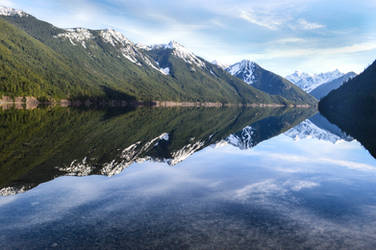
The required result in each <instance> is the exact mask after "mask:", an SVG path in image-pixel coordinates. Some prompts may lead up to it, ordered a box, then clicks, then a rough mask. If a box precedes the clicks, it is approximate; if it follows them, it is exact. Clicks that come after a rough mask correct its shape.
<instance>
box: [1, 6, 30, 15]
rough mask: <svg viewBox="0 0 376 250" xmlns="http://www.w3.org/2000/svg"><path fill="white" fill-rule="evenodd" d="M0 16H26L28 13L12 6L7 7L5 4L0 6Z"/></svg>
mask: <svg viewBox="0 0 376 250" xmlns="http://www.w3.org/2000/svg"><path fill="white" fill-rule="evenodd" d="M0 16H19V17H27V16H29V14H27V13H25V12H23V11H22V10H17V9H13V8H8V7H5V6H0Z"/></svg>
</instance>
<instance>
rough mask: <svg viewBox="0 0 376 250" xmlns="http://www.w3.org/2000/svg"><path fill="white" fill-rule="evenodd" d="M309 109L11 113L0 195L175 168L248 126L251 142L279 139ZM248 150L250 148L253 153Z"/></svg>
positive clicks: (2, 118)
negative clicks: (62, 180) (60, 179)
mask: <svg viewBox="0 0 376 250" xmlns="http://www.w3.org/2000/svg"><path fill="white" fill-rule="evenodd" d="M313 112H315V111H313V110H309V109H267V108H258V109H257V108H223V109H219V108H180V109H179V108H153V109H150V108H139V109H136V110H123V109H115V110H114V109H110V110H77V109H67V108H46V109H35V110H14V109H11V110H6V111H3V112H2V113H1V115H0V127H1V128H2V129H1V130H0V149H1V152H2V153H1V155H0V166H1V168H0V176H1V177H0V193H1V194H3V195H7V194H17V193H19V192H24V191H26V190H28V189H30V188H33V187H35V186H37V185H39V184H40V183H43V182H46V181H49V180H52V179H54V178H56V177H57V176H61V175H72V176H87V175H93V174H99V175H108V176H112V175H115V174H119V173H120V172H122V171H123V170H124V169H125V168H127V167H128V166H130V165H131V164H133V163H134V162H142V161H146V160H154V161H159V162H167V163H168V164H169V165H176V164H177V163H179V162H181V161H183V160H184V159H186V158H187V157H188V156H190V155H192V154H193V153H195V152H197V151H199V150H201V149H203V148H205V147H207V146H208V145H211V144H215V143H218V142H221V141H229V140H230V139H231V138H229V136H230V135H231V134H235V135H236V132H238V131H244V130H242V129H243V128H244V127H251V126H252V129H253V130H257V132H256V133H253V135H252V138H251V140H252V142H248V141H246V139H245V138H244V137H239V138H238V139H237V141H236V142H234V140H233V138H232V139H231V140H232V141H233V143H238V144H242V143H251V144H250V145H248V146H254V145H256V144H257V143H259V142H261V141H263V140H266V139H268V138H270V137H272V136H275V135H278V134H280V133H282V132H284V131H286V130H287V129H289V128H291V127H293V126H294V125H296V124H298V123H299V122H301V121H302V120H304V119H306V118H307V117H309V116H310V115H312V114H313ZM248 146H247V147H248Z"/></svg>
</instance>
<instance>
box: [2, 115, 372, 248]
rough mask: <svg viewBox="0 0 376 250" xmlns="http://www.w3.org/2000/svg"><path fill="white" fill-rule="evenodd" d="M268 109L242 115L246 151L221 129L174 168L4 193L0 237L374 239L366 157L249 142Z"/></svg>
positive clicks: (217, 242)
mask: <svg viewBox="0 0 376 250" xmlns="http://www.w3.org/2000/svg"><path fill="white" fill-rule="evenodd" d="M153 112H155V111H153ZM288 114H289V112H286V113H284V115H282V116H276V117H280V118H279V119H278V120H279V121H281V120H284V119H285V117H286V116H285V115H288ZM290 114H291V113H290ZM265 119H271V118H270V117H269V118H263V119H260V120H259V121H256V122H254V123H251V124H248V125H247V126H249V127H251V128H252V129H251V130H252V131H253V133H251V134H250V137H249V136H248V135H247V136H245V137H244V138H246V139H247V141H246V142H247V143H244V144H242V145H254V144H257V146H256V147H253V148H252V149H251V150H245V149H244V147H243V148H242V147H238V146H236V145H237V144H233V143H232V142H233V141H232V139H233V138H232V137H229V136H228V135H227V133H224V134H223V138H222V139H219V138H221V137H218V140H215V141H214V142H213V144H211V145H209V146H207V147H205V148H204V149H202V150H199V151H197V152H196V153H195V154H193V155H191V156H190V157H188V158H187V159H186V160H184V161H182V162H180V163H179V164H178V165H177V166H176V167H173V168H172V167H170V165H169V164H168V162H155V161H153V160H151V159H150V160H147V161H143V162H139V163H134V164H132V166H131V167H129V168H127V169H125V170H124V171H123V172H121V173H120V174H118V175H115V176H112V177H111V178H108V177H105V176H98V175H93V176H87V177H69V176H66V177H60V178H57V179H55V180H54V181H51V182H48V183H44V184H41V185H39V186H38V187H37V188H35V189H33V190H31V191H29V192H26V193H23V194H19V195H17V196H7V197H3V198H2V199H0V247H1V248H6V247H9V248H22V246H35V248H49V247H57V248H62V249H67V248H88V247H90V248H103V247H107V248H122V249H124V248H141V249H156V248H179V249H181V248H183V249H184V248H199V249H217V248H218V246H220V247H221V248H223V249H247V248H250V247H251V248H283V249H286V248H287V249H296V248H309V249H310V248H314V249H338V248H346V249H372V248H373V247H374V245H375V243H376V237H375V233H376V227H375V226H376V225H375V221H376V213H375V208H376V195H375V194H376V191H375V190H376V182H375V177H376V163H375V160H374V159H373V157H372V156H371V155H370V154H369V153H368V152H367V151H365V150H364V149H363V148H362V147H361V146H360V144H359V143H358V142H357V141H356V140H351V141H349V140H341V141H337V142H336V143H333V141H331V140H324V139H323V137H315V136H305V137H302V138H300V140H296V138H295V137H294V138H291V137H290V133H291V130H290V131H286V132H285V133H283V134H280V135H278V136H275V137H273V138H271V139H269V140H264V141H262V140H259V141H257V140H256V139H255V138H257V137H252V135H253V134H257V131H258V130H257V128H262V129H263V128H264V126H259V127H258V126H256V124H258V123H261V124H262V121H263V120H265ZM306 122H307V120H306ZM278 124H285V122H279V123H278ZM264 125H265V124H264ZM247 126H246V127H247ZM281 128H282V129H281V131H280V132H284V131H285V130H286V129H288V128H289V126H285V127H281ZM239 131H242V130H239ZM239 131H238V132H237V133H234V134H237V136H235V135H234V137H238V138H242V137H241V135H242V133H243V132H239ZM229 133H230V134H231V131H230V130H229ZM157 134H159V132H158V133H157ZM210 134H211V133H210ZM210 134H209V135H210ZM313 134H316V133H313ZM267 137H269V135H268V136H267ZM229 138H232V139H229ZM250 138H251V140H248V139H250ZM168 139H169V140H170V138H168ZM226 140H228V141H226ZM249 141H255V143H254V144H252V143H248V142H249ZM234 145H235V146H234Z"/></svg>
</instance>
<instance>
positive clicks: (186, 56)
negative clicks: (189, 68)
mask: <svg viewBox="0 0 376 250" xmlns="http://www.w3.org/2000/svg"><path fill="white" fill-rule="evenodd" d="M138 46H139V48H142V49H145V50H158V49H170V50H172V54H173V55H175V56H177V57H179V58H181V59H183V60H184V61H185V62H186V63H189V64H192V65H196V66H197V67H199V68H205V67H206V65H205V62H204V61H203V60H201V59H200V58H198V57H197V56H196V55H195V54H193V53H192V52H191V51H189V50H188V49H187V48H185V47H184V46H183V45H181V44H180V43H178V42H176V41H171V42H169V43H168V44H157V45H151V46H145V45H138ZM193 71H195V70H194V69H193Z"/></svg>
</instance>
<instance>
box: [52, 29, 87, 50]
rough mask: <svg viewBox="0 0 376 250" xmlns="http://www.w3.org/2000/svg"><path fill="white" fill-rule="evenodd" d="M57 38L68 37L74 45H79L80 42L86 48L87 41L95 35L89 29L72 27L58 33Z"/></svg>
mask: <svg viewBox="0 0 376 250" xmlns="http://www.w3.org/2000/svg"><path fill="white" fill-rule="evenodd" d="M55 38H65V39H68V40H69V41H70V43H71V44H72V45H77V43H78V44H81V46H82V47H84V48H85V49H86V48H87V47H86V41H88V40H91V39H93V38H94V36H93V34H92V33H91V31H90V30H88V29H85V28H72V29H66V30H65V32H64V33H60V34H58V35H57V36H55Z"/></svg>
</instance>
